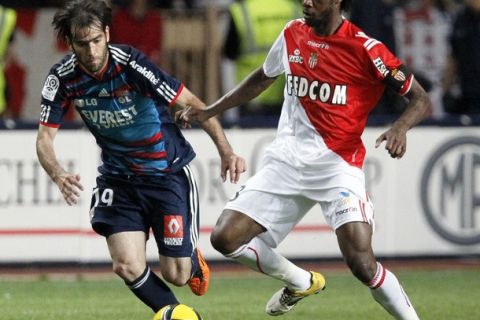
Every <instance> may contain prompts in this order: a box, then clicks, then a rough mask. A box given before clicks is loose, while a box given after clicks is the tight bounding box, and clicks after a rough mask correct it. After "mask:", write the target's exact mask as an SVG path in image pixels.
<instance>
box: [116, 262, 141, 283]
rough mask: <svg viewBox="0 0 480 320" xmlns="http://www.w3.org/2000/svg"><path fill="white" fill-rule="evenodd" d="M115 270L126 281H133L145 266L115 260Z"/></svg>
mask: <svg viewBox="0 0 480 320" xmlns="http://www.w3.org/2000/svg"><path fill="white" fill-rule="evenodd" d="M112 267H113V272H115V274H116V275H118V276H119V277H120V278H122V279H123V280H125V281H129V282H132V281H134V280H135V279H137V278H138V277H139V276H140V275H141V274H142V273H143V271H144V270H145V267H144V266H141V265H140V264H134V263H125V262H113V266H112Z"/></svg>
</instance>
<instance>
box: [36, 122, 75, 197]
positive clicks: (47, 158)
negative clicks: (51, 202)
mask: <svg viewBox="0 0 480 320" xmlns="http://www.w3.org/2000/svg"><path fill="white" fill-rule="evenodd" d="M57 131H58V129H57V128H50V127H47V126H44V125H40V126H39V128H38V133H37V144H36V146H37V156H38V160H39V161H40V164H41V165H42V167H43V168H44V169H45V171H46V172H47V174H48V175H49V176H50V178H51V179H52V180H53V181H54V182H55V183H56V184H57V186H58V189H59V190H60V192H61V193H62V195H63V198H64V199H65V201H66V202H67V203H68V205H73V204H76V203H77V202H78V198H79V197H80V191H82V190H83V186H82V184H81V183H80V175H78V174H72V173H69V172H67V171H65V170H64V169H63V168H62V166H61V165H60V164H59V163H58V161H57V157H56V155H55V150H54V147H53V141H54V139H55V136H56V134H57Z"/></svg>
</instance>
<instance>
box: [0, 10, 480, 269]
mask: <svg viewBox="0 0 480 320" xmlns="http://www.w3.org/2000/svg"><path fill="white" fill-rule="evenodd" d="M218 3H219V4H221V1H219V2H218ZM54 11H55V9H54V8H23V9H19V11H18V13H19V17H18V28H17V34H16V39H15V43H14V47H13V50H14V52H15V53H16V54H17V58H18V59H19V61H20V62H21V64H22V65H23V67H24V71H25V90H26V91H25V95H24V99H25V101H24V105H25V110H24V113H23V114H24V117H23V119H22V121H13V120H8V119H6V120H3V121H2V122H1V123H0V128H1V130H0V179H1V184H0V219H1V220H0V221H1V223H0V252H2V254H1V255H0V265H4V266H8V265H36V264H37V265H43V264H47V265H48V264H62V265H63V264H74V265H76V264H81V265H97V264H100V265H101V264H107V263H108V261H109V255H108V252H107V251H106V246H105V244H104V240H103V238H101V237H99V236H97V235H95V234H94V233H93V232H92V231H91V229H90V224H89V216H88V207H89V203H90V192H89V190H91V188H92V187H93V185H94V178H95V174H96V166H97V165H98V161H99V157H98V149H97V148H96V146H95V144H94V141H93V139H92V138H91V137H90V135H89V134H88V132H87V131H86V130H84V129H83V128H81V126H79V125H78V124H77V123H75V122H73V123H71V124H69V125H67V126H66V130H61V131H60V133H59V138H58V142H57V145H58V150H61V153H60V154H59V158H60V159H61V160H62V162H63V163H65V165H66V166H67V167H69V168H71V169H72V170H73V171H76V172H79V173H80V174H81V175H82V179H83V183H84V185H85V187H86V191H84V192H83V194H82V197H81V202H80V204H79V205H78V206H74V207H68V206H66V205H65V204H64V202H63V200H62V199H61V197H60V195H59V193H58V191H57V190H56V187H55V186H54V185H53V184H52V183H51V182H49V180H48V178H47V176H46V174H45V173H44V172H43V170H42V169H41V167H40V166H39V164H38V162H37V160H36V154H35V146H34V145H35V134H36V132H35V130H32V129H35V128H36V127H37V119H38V112H39V108H38V104H39V93H40V92H41V88H42V85H43V82H44V77H45V74H46V72H47V71H48V68H49V67H50V66H51V65H52V64H53V63H54V62H56V61H58V60H59V58H60V57H61V56H63V54H64V53H65V50H66V48H65V47H64V46H62V45H60V44H59V43H58V42H57V41H56V39H55V38H54V35H53V33H52V29H51V26H50V23H51V20H52V16H53V14H54ZM163 14H164V17H165V32H164V36H165V37H164V40H163V46H164V55H163V57H164V60H163V67H164V68H165V69H166V70H168V71H169V72H170V73H172V74H174V75H175V76H176V77H178V78H179V79H181V80H182V81H184V82H185V83H186V85H187V87H189V88H190V89H191V90H192V91H193V92H195V93H197V94H198V95H199V96H200V97H202V98H203V99H204V100H205V101H206V102H212V101H214V100H215V99H216V98H217V97H218V96H219V95H220V93H221V83H222V82H223V81H226V80H225V79H226V78H225V74H224V73H222V72H224V70H228V68H227V69H225V68H221V65H222V61H221V41H222V38H223V36H224V34H223V32H224V30H225V8H224V6H221V5H219V6H206V7H205V9H202V10H199V11H196V12H193V13H192V12H189V13H188V14H185V13H183V12H181V11H172V12H164V13H163ZM178 35H182V36H178ZM249 120H250V121H249ZM476 120H477V119H475V118H465V117H458V118H448V119H444V120H442V121H426V122H425V124H424V125H423V126H421V127H419V128H415V129H413V130H412V131H411V133H410V134H409V141H410V145H409V151H408V153H407V156H406V157H405V158H404V159H402V160H401V161H394V160H392V159H390V158H389V157H388V155H387V153H386V152H384V150H376V149H374V148H373V145H374V141H375V138H376V136H378V134H379V133H380V132H381V131H383V130H384V129H385V126H386V125H388V123H389V121H391V119H390V118H388V117H387V118H385V117H383V118H378V117H376V118H373V119H372V120H371V121H370V126H369V127H368V128H367V130H366V132H365V134H364V142H365V144H366V146H367V150H368V152H367V154H368V157H367V160H366V164H365V171H366V177H367V185H368V189H369V192H370V193H371V194H372V197H373V199H374V204H375V207H376V222H377V232H376V234H375V238H374V246H375V249H376V252H377V253H378V254H379V255H380V256H382V257H385V258H390V259H400V258H402V259H404V258H408V259H412V258H413V259H417V258H422V259H423V258H431V259H437V258H449V259H459V258H460V259H465V258H467V259H473V261H477V260H478V258H479V257H480V225H479V223H478V220H479V218H478V217H479V214H480V130H479V129H478V127H477V126H475V124H477V122H478V121H476ZM466 124H467V125H466ZM272 125H274V123H273V122H272V121H271V119H258V118H257V119H255V121H254V122H252V119H246V120H245V119H244V121H243V122H240V125H239V126H236V127H232V128H229V129H228V130H227V135H228V137H229V138H230V140H231V143H232V144H233V146H234V147H235V148H236V150H237V152H238V153H239V154H241V155H242V156H244V157H245V158H246V159H247V161H248V166H249V171H248V173H247V175H245V176H244V177H243V180H242V181H244V180H245V179H246V178H248V177H249V176H250V175H252V174H254V173H255V170H256V168H257V167H258V164H259V159H260V155H261V152H262V150H263V148H264V147H265V145H266V144H267V143H268V142H269V141H271V140H272V138H273V136H274V134H275V129H274V128H273V126H272ZM259 127H261V128H259ZM69 128H70V130H67V129H69ZM185 134H186V136H187V138H188V139H189V140H190V141H191V142H192V144H193V146H194V148H195V149H196V151H197V154H198V157H197V159H196V160H195V161H194V163H193V167H194V170H195V171H196V173H197V177H198V182H199V187H200V196H201V213H202V221H201V226H202V228H201V242H200V244H201V246H202V248H203V250H204V251H205V255H206V257H207V259H209V260H217V261H223V258H222V257H221V256H220V255H219V254H218V253H216V252H215V251H214V250H213V249H212V248H211V246H210V244H209V242H208V234H209V232H210V231H211V228H212V227H213V225H214V223H215V221H216V218H217V217H218V215H219V214H220V212H221V209H222V208H223V205H224V203H225V202H226V201H227V200H228V199H229V198H230V197H231V195H233V193H234V192H235V190H236V186H232V185H230V184H228V183H226V184H221V182H220V178H219V177H218V158H217V157H216V152H215V149H214V147H213V145H212V143H211V142H210V141H209V139H208V138H207V136H206V135H205V134H203V133H202V132H201V131H198V130H190V131H187V132H186V133H185ZM151 242H152V241H150V244H149V258H150V259H152V260H155V259H156V252H155V246H154V244H153V243H151ZM299 243H300V244H301V245H299ZM279 250H281V251H282V252H283V253H284V254H285V255H286V256H288V257H291V258H296V259H306V260H313V261H315V260H332V259H333V260H339V259H340V253H339V251H338V248H337V244H336V239H335V237H334V234H333V232H331V230H330V229H329V228H328V227H327V226H326V225H325V223H324V220H323V217H322V216H321V212H320V211H319V209H315V210H312V212H310V213H309V214H308V215H307V217H306V219H305V220H304V221H303V222H302V223H301V224H300V225H299V226H298V228H296V229H295V231H294V232H293V233H292V234H291V236H289V238H288V240H287V241H286V242H285V243H284V244H282V246H281V247H280V248H279Z"/></svg>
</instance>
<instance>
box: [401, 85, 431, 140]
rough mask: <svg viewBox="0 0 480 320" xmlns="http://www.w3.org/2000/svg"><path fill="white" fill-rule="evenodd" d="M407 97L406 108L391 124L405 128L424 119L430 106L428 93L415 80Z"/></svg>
mask: <svg viewBox="0 0 480 320" xmlns="http://www.w3.org/2000/svg"><path fill="white" fill-rule="evenodd" d="M408 99H409V102H408V104H407V108H406V109H405V111H404V112H403V113H402V115H401V116H400V118H398V119H397V121H395V123H394V124H393V126H401V127H403V128H405V129H406V130H408V129H410V128H412V127H413V126H415V125H416V124H418V123H419V122H420V121H422V120H423V119H425V117H426V116H427V115H428V113H429V111H430V110H431V107H432V106H431V102H430V98H429V97H428V94H427V93H426V92H425V91H424V90H423V89H422V88H421V87H420V85H419V84H418V83H417V82H416V81H415V82H414V83H413V85H412V89H411V93H410V94H409V96H408Z"/></svg>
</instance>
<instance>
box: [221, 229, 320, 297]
mask: <svg viewBox="0 0 480 320" xmlns="http://www.w3.org/2000/svg"><path fill="white" fill-rule="evenodd" d="M225 257H227V258H232V259H235V260H237V261H238V262H240V263H241V264H243V265H245V266H247V267H249V268H250V269H252V270H255V271H258V272H261V273H264V274H266V275H268V276H270V277H272V278H275V279H279V280H282V281H283V282H285V283H286V285H287V287H288V288H289V289H291V290H301V291H304V290H307V289H308V288H310V286H311V282H310V279H311V276H312V275H311V274H310V272H308V271H306V270H304V269H302V268H299V267H297V266H296V265H294V264H293V263H292V262H290V261H289V260H287V259H286V258H285V257H283V256H281V255H280V254H278V253H277V252H275V251H274V250H273V249H272V248H270V247H269V246H267V244H266V243H265V242H264V241H263V240H262V239H260V238H258V237H256V238H253V239H252V240H251V241H250V242H249V243H247V244H246V245H243V246H241V247H240V248H238V249H237V250H236V251H234V252H232V253H230V254H227V255H225Z"/></svg>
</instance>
